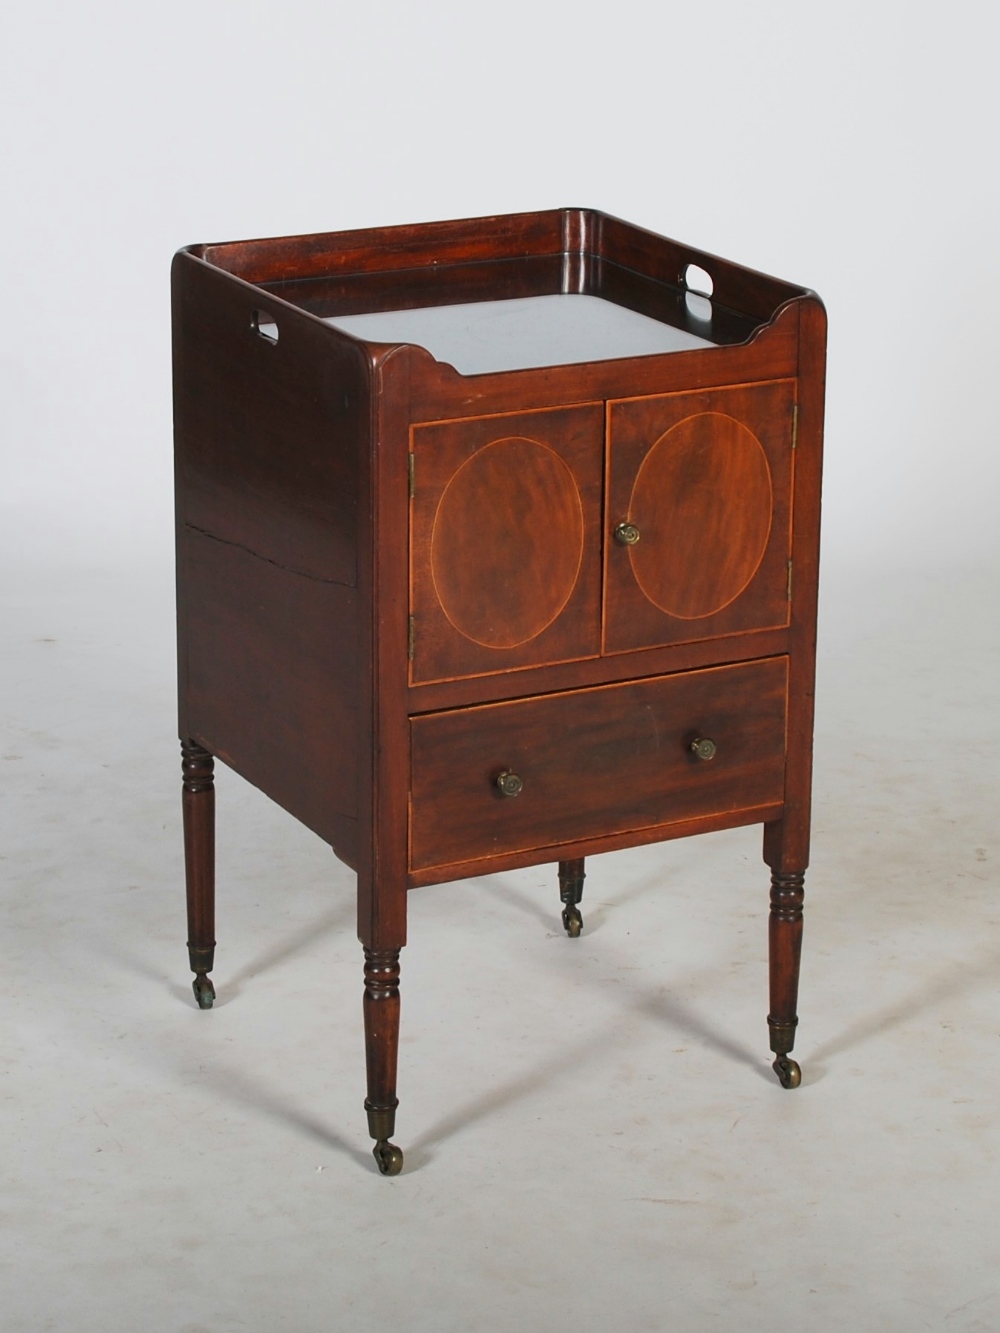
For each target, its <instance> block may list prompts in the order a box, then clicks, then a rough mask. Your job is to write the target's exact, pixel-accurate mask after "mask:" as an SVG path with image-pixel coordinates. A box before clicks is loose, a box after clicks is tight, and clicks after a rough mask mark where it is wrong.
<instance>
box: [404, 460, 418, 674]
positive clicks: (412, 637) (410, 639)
mask: <svg viewBox="0 0 1000 1333" xmlns="http://www.w3.org/2000/svg"><path fill="white" fill-rule="evenodd" d="M411 457H412V455H411ZM416 641H417V622H416V620H415V619H414V617H413V616H410V625H409V630H408V633H407V636H406V656H407V657H408V658H409V659H410V661H411V662H412V661H413V649H414V645H415V644H416Z"/></svg>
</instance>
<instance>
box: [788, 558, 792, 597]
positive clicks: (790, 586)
mask: <svg viewBox="0 0 1000 1333" xmlns="http://www.w3.org/2000/svg"><path fill="white" fill-rule="evenodd" d="M787 591H788V600H789V601H791V600H792V562H791V560H789V562H788V589H787Z"/></svg>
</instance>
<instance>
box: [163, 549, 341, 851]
mask: <svg viewBox="0 0 1000 1333" xmlns="http://www.w3.org/2000/svg"><path fill="white" fill-rule="evenodd" d="M180 556H181V559H180V565H181V568H182V570H183V575H184V581H185V584H186V590H187V595H186V622H187V624H186V628H187V685H186V696H187V698H186V717H187V729H188V732H189V734H190V735H192V736H194V737H195V738H196V739H198V740H199V741H201V742H202V743H203V744H204V745H206V746H207V747H208V749H210V750H211V751H212V753H213V754H215V755H217V756H218V757H219V758H220V759H222V760H223V761H224V762H225V763H227V764H229V765H230V767H232V768H234V769H235V770H236V771H237V772H238V773H240V774H241V775H242V776H243V777H245V778H246V779H247V780H248V781H249V782H252V783H253V784H254V786H256V787H260V789H261V790H262V791H264V792H265V793H266V794H267V795H268V796H270V797H271V798H272V799H273V800H275V801H277V802H278V804H279V805H282V806H284V808H285V809H286V810H288V811H289V812H290V813H291V814H293V815H294V816H295V817H296V818H297V819H300V820H301V821H302V822H303V823H304V824H306V825H307V826H308V827H309V828H311V829H312V830H313V831H314V832H316V833H318V834H319V835H320V837H322V838H325V839H326V840H327V841H328V842H331V843H333V844H334V846H336V847H337V849H338V851H340V850H341V846H340V843H341V842H342V841H343V833H344V830H343V829H342V828H341V823H342V821H343V820H344V819H345V818H346V819H349V820H350V821H352V823H353V821H354V820H355V819H356V817H357V779H356V764H357V758H356V757H357V750H358V737H359V726H358V709H357V700H356V697H355V695H354V691H353V689H352V688H351V681H352V678H353V677H356V675H357V665H358V663H357V623H358V618H357V605H356V593H355V592H354V590H353V589H351V588H341V587H338V586H337V585H336V584H332V583H320V582H318V581H317V580H315V579H308V578H305V577H303V576H302V575H301V574H293V573H291V572H289V571H288V570H286V569H280V568H279V567H278V566H277V565H272V564H270V563H269V562H267V561H265V560H261V559H260V558H259V557H258V556H255V555H251V554H250V553H249V552H248V551H244V550H241V549H240V547H238V546H232V545H230V544H229V543H227V542H220V541H218V540H216V539H215V538H213V537H206V536H205V535H204V534H203V533H199V532H194V531H192V530H191V529H190V528H189V529H186V530H185V531H183V533H182V535H181V551H180ZM345 859H350V858H348V857H345Z"/></svg>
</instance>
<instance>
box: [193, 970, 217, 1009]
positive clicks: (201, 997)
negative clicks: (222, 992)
mask: <svg viewBox="0 0 1000 1333" xmlns="http://www.w3.org/2000/svg"><path fill="white" fill-rule="evenodd" d="M191 989H192V990H193V991H194V998H195V999H196V1000H197V1001H198V1008H199V1009H211V1007H212V1005H213V1004H214V1003H215V987H214V986H213V985H212V978H211V977H206V975H205V973H204V972H199V973H198V975H197V976H196V977H195V979H194V981H192V982H191Z"/></svg>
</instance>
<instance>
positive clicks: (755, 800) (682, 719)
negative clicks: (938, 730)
mask: <svg viewBox="0 0 1000 1333" xmlns="http://www.w3.org/2000/svg"><path fill="white" fill-rule="evenodd" d="M173 294H174V385H175V395H174V405H175V436H176V481H177V585H178V634H179V675H180V735H181V741H182V750H183V771H184V802H183V808H184V836H185V860H186V869H187V895H188V896H187V901H188V933H189V940H188V947H189V954H190V962H191V968H192V970H193V971H194V973H195V981H194V990H195V995H196V997H197V999H198V1003H199V1004H200V1005H201V1007H202V1008H210V1007H211V1005H212V1001H213V999H214V995H215V992H214V988H213V985H212V982H211V980H210V978H209V975H208V974H209V973H210V972H211V970H212V965H213V959H214V947H215V938H214V935H215V930H214V786H213V758H214V757H217V758H219V759H221V760H223V761H224V762H225V763H226V764H228V765H230V766H231V767H232V768H234V769H235V770H236V771H237V772H239V773H241V774H242V775H243V776H244V777H245V778H247V779H248V780H249V781H250V782H252V783H254V784H255V785H256V786H258V787H259V788H261V790H262V791H264V792H266V793H267V794H268V795H269V796H270V797H272V798H273V799H274V800H276V801H277V802H278V803H279V804H280V805H282V806H283V807H284V808H285V809H286V810H288V811H289V812H290V813H291V814H293V815H294V816H295V817H296V818H298V819H299V820H301V821H302V822H303V823H304V824H306V825H307V826H308V827H309V828H311V829H312V830H314V831H315V832H316V833H317V834H319V836H320V837H322V838H323V839H325V840H326V841H327V842H328V843H329V844H330V845H331V846H332V847H333V849H334V851H335V852H336V854H337V855H338V856H339V857H340V858H341V859H342V860H343V861H345V862H346V863H347V864H348V865H349V866H350V867H352V869H354V870H355V871H356V873H357V881H358V933H359V936H360V939H361V942H362V944H363V945H364V953H365V991H364V1023H365V1038H366V1051H367V1064H368V1097H367V1100H366V1102H365V1106H366V1109H367V1112H368V1123H369V1130H370V1133H371V1135H372V1137H373V1138H374V1139H375V1150H374V1151H375V1157H376V1161H377V1162H378V1165H379V1168H380V1170H381V1171H382V1172H383V1173H384V1174H387V1175H394V1174H395V1173H396V1172H398V1171H399V1170H400V1168H401V1166H402V1160H403V1159H402V1153H401V1152H400V1150H399V1149H398V1148H397V1147H396V1146H395V1145H394V1144H392V1143H390V1142H389V1140H390V1138H391V1136H392V1134H393V1130H394V1121H395V1109H396V1106H397V1099H396V1063H397V1046H398V1034H399V956H400V949H401V948H402V946H403V945H404V944H405V942H406V897H407V893H408V891H409V890H410V889H412V888H416V887H418V886H420V885H425V884H434V883H440V882H443V881H446V880H454V879H461V878H464V877H467V876H472V875H481V874H485V873H490V872H493V871H498V870H504V869H509V868H512V867H517V866H526V865H533V864H536V863H538V862H542V861H557V862H558V863H559V891H560V898H561V900H562V904H563V924H564V926H565V928H566V930H567V932H568V933H569V934H570V935H571V936H576V935H579V934H580V930H581V927H582V917H581V913H580V906H579V904H580V902H581V898H582V889H583V881H584V863H585V858H586V857H587V856H588V855H590V854H592V853H596V852H604V851H610V850H613V849H616V848H622V847H630V846H635V845H637V844H640V843H648V842H655V841H660V840H664V839H668V838H675V837H682V836H686V835H688V834H693V833H702V832H707V831H710V830H714V829H722V828H730V827H733V826H735V825H742V824H751V823H761V824H763V825H764V858H765V860H766V861H767V863H768V864H769V866H770V867H771V911H770V925H769V940H770V989H771V995H770V1013H769V1016H768V1026H769V1029H770V1045H771V1050H772V1052H773V1053H774V1054H775V1056H776V1059H775V1061H774V1068H775V1070H776V1072H777V1074H778V1077H779V1079H780V1080H781V1082H782V1084H783V1085H784V1086H785V1087H789V1088H790V1087H795V1086H797V1085H798V1083H799V1079H800V1073H799V1068H798V1065H797V1064H796V1062H795V1061H794V1060H792V1059H791V1058H790V1055H789V1053H790V1052H791V1050H792V1047H793V1042H794V1035H795V1026H796V1023H797V1017H796V1002H797V991H798V974H799V952H800V943H801V931H802V899H803V877H804V872H805V869H806V866H807V863H808V852H809V806H810V786H811V764H812V725H813V679H814V666H815V626H816V590H817V572H818V549H819V497H820V461H821V451H822V431H823V392H824V369H825V354H826V319H825V314H824V311H823V306H822V304H821V302H820V301H819V299H818V297H817V296H816V295H815V294H814V293H813V292H811V291H809V290H807V289H806V288H802V287H797V286H794V285H791V284H789V283H786V282H781V281H778V280H777V279H774V278H769V277H766V276H764V275H762V274H759V273H754V272H752V271H750V270H748V269H745V268H741V267H739V266H738V265H735V264H732V263H729V262H727V261H724V260H721V259H717V258H715V257H714V256H711V255H707V254H704V253H702V252H701V251H698V250H694V249H692V248H690V247H688V246H684V245H681V244H679V243H677V242H675V241H670V240H666V239H665V238H663V237H660V236H656V235H653V234H652V233H650V232H646V231H643V230H641V229H639V228H637V227H633V226H631V225H629V224H627V223H624V222H621V221H618V220H617V219H614V218H610V217H608V216H606V215H604V214H601V213H597V212H593V211H591V210H587V209H562V210H554V211H550V212H543V213H529V214H518V215H512V216H505V217H495V218H480V219H473V220H470V221H459V222H442V223H430V224H425V225H419V226H412V227H389V228H382V229H376V230H370V231H355V232H339V233H331V234H326V235H317V236H304V237H290V238H283V239H277V240H262V241H249V242H238V243H231V244H222V245H200V246H192V247H189V248H188V249H186V250H183V251H181V252H180V253H179V254H178V255H177V256H176V258H175V260H174V267H173Z"/></svg>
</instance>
